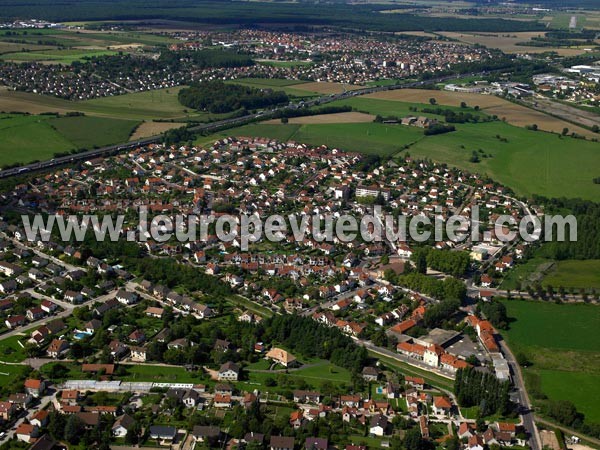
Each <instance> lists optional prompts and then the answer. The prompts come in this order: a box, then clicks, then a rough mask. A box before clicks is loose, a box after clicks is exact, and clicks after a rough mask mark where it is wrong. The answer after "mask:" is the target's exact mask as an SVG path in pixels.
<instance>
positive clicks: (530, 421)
mask: <svg viewBox="0 0 600 450" xmlns="http://www.w3.org/2000/svg"><path fill="white" fill-rule="evenodd" d="M500 349H501V350H502V353H503V354H504V357H505V358H506V361H507V362H508V365H509V366H510V370H511V372H512V374H513V384H514V386H515V389H516V390H517V397H518V400H519V407H520V410H521V420H522V422H523V427H524V428H525V430H526V431H527V433H528V434H529V436H530V438H529V445H530V447H531V448H532V450H541V449H542V444H541V442H542V440H541V439H540V435H539V433H538V429H537V427H536V426H535V421H534V414H533V409H532V406H531V402H530V401H529V395H528V394H527V390H526V389H525V382H524V381H523V375H522V374H521V368H520V367H519V364H518V363H517V361H516V359H515V357H514V355H513V354H512V351H511V350H510V348H509V347H508V345H506V343H505V342H504V341H503V340H500Z"/></svg>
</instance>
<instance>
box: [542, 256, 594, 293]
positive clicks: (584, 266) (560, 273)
mask: <svg viewBox="0 0 600 450" xmlns="http://www.w3.org/2000/svg"><path fill="white" fill-rule="evenodd" d="M543 284H544V285H550V286H552V287H553V288H554V289H555V290H556V288H557V287H559V286H563V287H565V288H576V289H579V288H587V289H590V288H594V289H600V260H598V259H592V260H584V261H577V260H569V261H558V262H557V263H556V264H555V265H554V266H553V267H552V269H551V270H550V271H549V272H548V274H547V275H546V276H545V277H544V281H543Z"/></svg>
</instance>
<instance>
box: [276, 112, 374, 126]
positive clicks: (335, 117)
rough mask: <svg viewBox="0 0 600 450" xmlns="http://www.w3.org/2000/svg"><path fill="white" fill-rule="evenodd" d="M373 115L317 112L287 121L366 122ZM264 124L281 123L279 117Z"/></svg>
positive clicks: (313, 122)
mask: <svg viewBox="0 0 600 450" xmlns="http://www.w3.org/2000/svg"><path fill="white" fill-rule="evenodd" d="M374 119H375V116H373V115H372V114H365V113H360V112H345V113H336V114H319V115H316V116H304V117H292V118H290V119H289V121H288V123H292V124H301V125H304V124H316V123H320V124H327V123H368V122H373V120H374ZM265 123H266V124H277V123H281V120H280V119H273V120H268V121H266V122H265Z"/></svg>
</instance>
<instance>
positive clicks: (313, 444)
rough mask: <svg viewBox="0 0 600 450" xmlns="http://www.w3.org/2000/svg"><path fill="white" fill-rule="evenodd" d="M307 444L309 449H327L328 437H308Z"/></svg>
mask: <svg viewBox="0 0 600 450" xmlns="http://www.w3.org/2000/svg"><path fill="white" fill-rule="evenodd" d="M305 446H306V448H307V449H311V448H312V449H319V450H326V449H327V447H328V446H329V443H328V441H327V439H325V438H318V437H308V438H306V443H305Z"/></svg>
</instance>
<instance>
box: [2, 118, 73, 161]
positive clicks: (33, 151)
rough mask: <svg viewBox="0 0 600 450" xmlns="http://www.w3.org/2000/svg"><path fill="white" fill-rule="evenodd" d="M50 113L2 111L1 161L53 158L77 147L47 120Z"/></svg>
mask: <svg viewBox="0 0 600 450" xmlns="http://www.w3.org/2000/svg"><path fill="white" fill-rule="evenodd" d="M50 117H51V116H25V115H0V165H5V164H13V163H27V162H31V161H35V160H44V159H50V158H52V156H53V155H54V154H55V153H58V152H64V151H68V150H73V149H75V146H74V145H73V144H72V143H71V142H70V141H69V140H68V139H67V138H65V137H64V136H63V135H61V134H60V133H59V132H58V131H56V130H55V129H54V128H53V127H52V126H51V125H50V124H49V123H48V121H49V119H50Z"/></svg>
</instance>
